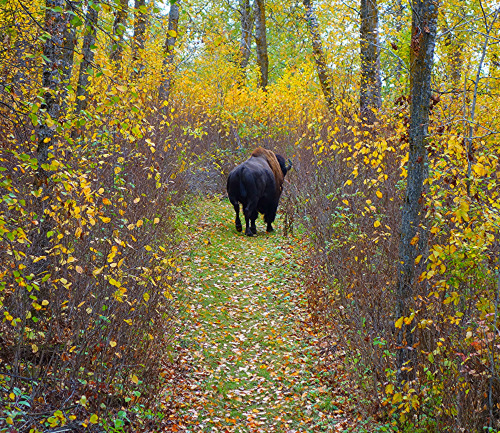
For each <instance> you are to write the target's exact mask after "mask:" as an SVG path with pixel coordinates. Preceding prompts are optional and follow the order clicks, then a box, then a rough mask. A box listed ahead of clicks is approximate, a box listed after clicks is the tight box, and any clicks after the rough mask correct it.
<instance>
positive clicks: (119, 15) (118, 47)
mask: <svg viewBox="0 0 500 433" xmlns="http://www.w3.org/2000/svg"><path fill="white" fill-rule="evenodd" d="M127 14H128V0H120V4H119V5H118V6H117V9H116V11H115V20H114V21H113V45H112V46H111V53H110V55H109V58H110V59H111V60H112V61H113V62H114V63H115V65H119V64H120V62H121V60H122V56H123V35H124V34H125V25H126V22H127Z"/></svg>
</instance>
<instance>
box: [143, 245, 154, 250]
mask: <svg viewBox="0 0 500 433" xmlns="http://www.w3.org/2000/svg"><path fill="white" fill-rule="evenodd" d="M144 248H145V249H146V251H151V250H152V249H153V248H151V247H150V246H149V245H145V246H144Z"/></svg>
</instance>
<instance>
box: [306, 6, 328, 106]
mask: <svg viewBox="0 0 500 433" xmlns="http://www.w3.org/2000/svg"><path fill="white" fill-rule="evenodd" d="M303 3H304V6H305V8H306V21H307V27H308V28H309V33H310V34H311V43H312V50H313V56H314V61H315V63H316V71H317V73H318V79H319V83H320V85H321V90H322V91H323V96H324V97H325V101H326V105H327V106H328V109H329V110H330V112H332V113H333V111H334V106H335V104H334V100H335V97H334V92H333V87H332V77H331V74H330V71H329V69H328V66H327V64H326V57H325V53H324V51H323V45H322V43H321V35H320V32H319V25H318V19H317V18H316V14H315V12H314V7H313V4H312V0H304V2H303Z"/></svg>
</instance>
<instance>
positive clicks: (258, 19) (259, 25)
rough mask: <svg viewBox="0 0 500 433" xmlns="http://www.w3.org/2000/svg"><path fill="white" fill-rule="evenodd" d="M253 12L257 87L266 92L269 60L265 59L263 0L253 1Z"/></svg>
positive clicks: (264, 12) (264, 8)
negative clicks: (257, 74)
mask: <svg viewBox="0 0 500 433" xmlns="http://www.w3.org/2000/svg"><path fill="white" fill-rule="evenodd" d="M253 4H254V11H255V43H256V45H257V49H256V51H257V64H258V65H259V69H260V82H259V87H260V88H261V89H262V90H264V91H265V90H266V88H267V84H268V75H269V59H268V57H267V39H266V5H265V0H254V3H253Z"/></svg>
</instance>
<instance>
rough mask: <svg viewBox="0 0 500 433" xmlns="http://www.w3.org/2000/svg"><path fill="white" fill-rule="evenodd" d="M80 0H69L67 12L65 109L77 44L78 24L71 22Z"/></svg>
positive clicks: (64, 45) (64, 39)
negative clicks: (77, 0)
mask: <svg viewBox="0 0 500 433" xmlns="http://www.w3.org/2000/svg"><path fill="white" fill-rule="evenodd" d="M79 5H80V2H75V1H67V2H66V14H65V28H64V35H63V49H62V63H63V64H62V75H61V84H62V85H63V92H62V95H61V109H62V110H63V111H64V110H65V108H66V104H67V101H66V98H67V95H68V86H69V84H70V82H71V74H72V72H73V63H74V54H75V45H76V26H75V25H74V24H73V23H72V22H71V21H72V20H73V19H74V17H75V15H74V12H76V11H77V8H78V6H79Z"/></svg>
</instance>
